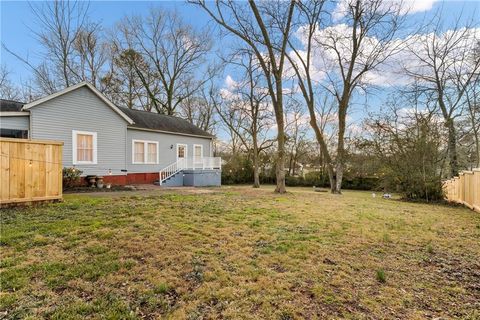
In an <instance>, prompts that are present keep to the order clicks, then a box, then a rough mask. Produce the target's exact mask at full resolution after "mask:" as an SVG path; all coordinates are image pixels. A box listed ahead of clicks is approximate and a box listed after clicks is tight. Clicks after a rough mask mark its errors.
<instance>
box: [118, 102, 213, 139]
mask: <svg viewBox="0 0 480 320" xmlns="http://www.w3.org/2000/svg"><path fill="white" fill-rule="evenodd" d="M119 109H120V110H122V112H123V113H125V114H126V115H127V116H129V117H130V118H131V119H132V120H133V121H134V122H135V123H134V124H132V125H129V127H133V128H142V129H150V130H159V131H167V132H172V133H183V134H191V135H197V136H205V137H213V136H212V135H211V134H209V133H208V132H206V131H203V130H202V129H200V128H198V127H196V126H194V125H193V124H191V123H190V122H188V121H187V120H184V119H181V118H177V117H174V116H166V115H163V114H158V113H153V112H148V111H141V110H133V109H129V108H123V107H119Z"/></svg>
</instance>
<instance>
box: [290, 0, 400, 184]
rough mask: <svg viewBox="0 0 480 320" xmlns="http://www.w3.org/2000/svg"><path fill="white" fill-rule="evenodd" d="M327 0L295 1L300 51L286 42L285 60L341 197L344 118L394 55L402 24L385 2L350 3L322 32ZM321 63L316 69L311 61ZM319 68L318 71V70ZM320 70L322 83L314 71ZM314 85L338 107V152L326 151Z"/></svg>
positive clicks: (394, 8) (351, 0)
mask: <svg viewBox="0 0 480 320" xmlns="http://www.w3.org/2000/svg"><path fill="white" fill-rule="evenodd" d="M324 2H325V1H322V0H319V1H310V2H299V3H298V5H297V6H298V8H299V12H300V14H299V21H300V22H299V24H300V25H302V27H301V28H300V30H299V32H300V37H301V40H302V44H303V48H302V47H301V46H299V44H298V43H294V42H293V40H290V41H289V47H290V48H291V51H290V52H289V53H288V55H287V57H288V59H289V62H290V65H291V67H292V68H293V70H294V72H295V75H296V78H297V79H296V80H297V82H298V84H299V87H300V91H301V93H302V95H303V97H304V99H305V102H306V105H307V107H308V110H309V113H310V124H311V126H312V128H313V130H314V132H315V137H316V139H317V141H318V143H319V145H320V149H321V152H322V154H323V156H324V157H325V160H326V164H327V171H328V174H329V179H330V187H331V192H332V193H341V186H342V178H343V172H344V166H345V156H346V150H345V134H346V129H347V114H348V111H349V109H350V104H351V99H352V96H353V94H354V92H355V90H357V89H365V86H366V85H368V84H369V83H368V81H367V79H366V77H367V75H368V73H369V72H372V71H373V70H375V69H376V68H377V67H378V66H379V65H381V64H382V63H383V62H384V61H385V60H386V59H387V58H388V57H390V56H391V55H393V54H394V53H396V51H397V50H398V48H399V46H400V44H399V43H398V42H394V41H392V39H393V37H394V36H395V34H396V33H397V31H398V30H399V27H400V25H401V14H400V11H401V8H400V6H399V5H398V4H395V3H393V2H390V1H386V0H368V1H362V0H349V1H348V2H346V5H345V6H344V8H343V9H344V11H343V12H341V15H342V18H341V19H342V20H341V21H342V22H344V24H340V25H337V26H333V27H328V28H325V29H323V30H320V29H318V28H319V26H320V25H321V23H322V21H321V19H322V8H323V5H324ZM318 59H319V60H321V61H322V64H321V65H320V66H319V65H318V64H317V65H314V63H313V62H314V61H315V60H318ZM319 68H320V70H318V69H319ZM322 68H324V71H326V72H325V74H324V75H323V76H325V79H319V77H318V75H317V77H315V76H314V73H315V72H316V73H319V72H320V71H322V70H321V69H322ZM318 86H321V87H322V88H324V89H325V90H327V91H329V92H330V93H331V94H332V96H334V97H335V100H336V103H337V121H338V131H337V139H336V150H335V152H333V150H329V148H328V144H327V141H326V138H325V135H324V133H323V132H322V130H321V128H320V126H319V121H318V120H317V115H316V107H315V106H316V101H315V98H316V94H317V93H318V90H316V88H318Z"/></svg>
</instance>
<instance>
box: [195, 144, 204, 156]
mask: <svg viewBox="0 0 480 320" xmlns="http://www.w3.org/2000/svg"><path fill="white" fill-rule="evenodd" d="M196 147H200V150H202V151H201V152H200V154H201V156H200V159H202V158H203V157H204V155H203V144H194V145H193V159H194V160H197V159H196V156H195V148H196Z"/></svg>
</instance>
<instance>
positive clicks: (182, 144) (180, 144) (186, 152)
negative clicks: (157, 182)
mask: <svg viewBox="0 0 480 320" xmlns="http://www.w3.org/2000/svg"><path fill="white" fill-rule="evenodd" d="M180 146H183V147H185V157H184V159H186V158H188V145H187V144H185V143H177V154H176V156H177V161H178V159H180V158H179V157H178V147H180Z"/></svg>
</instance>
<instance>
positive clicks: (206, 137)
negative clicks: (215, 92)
mask: <svg viewBox="0 0 480 320" xmlns="http://www.w3.org/2000/svg"><path fill="white" fill-rule="evenodd" d="M127 129H133V130H140V131H149V132H159V133H166V134H173V135H179V136H187V137H197V138H204V139H212V140H213V139H214V138H215V136H211V135H210V136H202V135H198V134H190V133H182V132H173V131H164V130H155V129H146V128H138V127H131V126H127Z"/></svg>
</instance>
